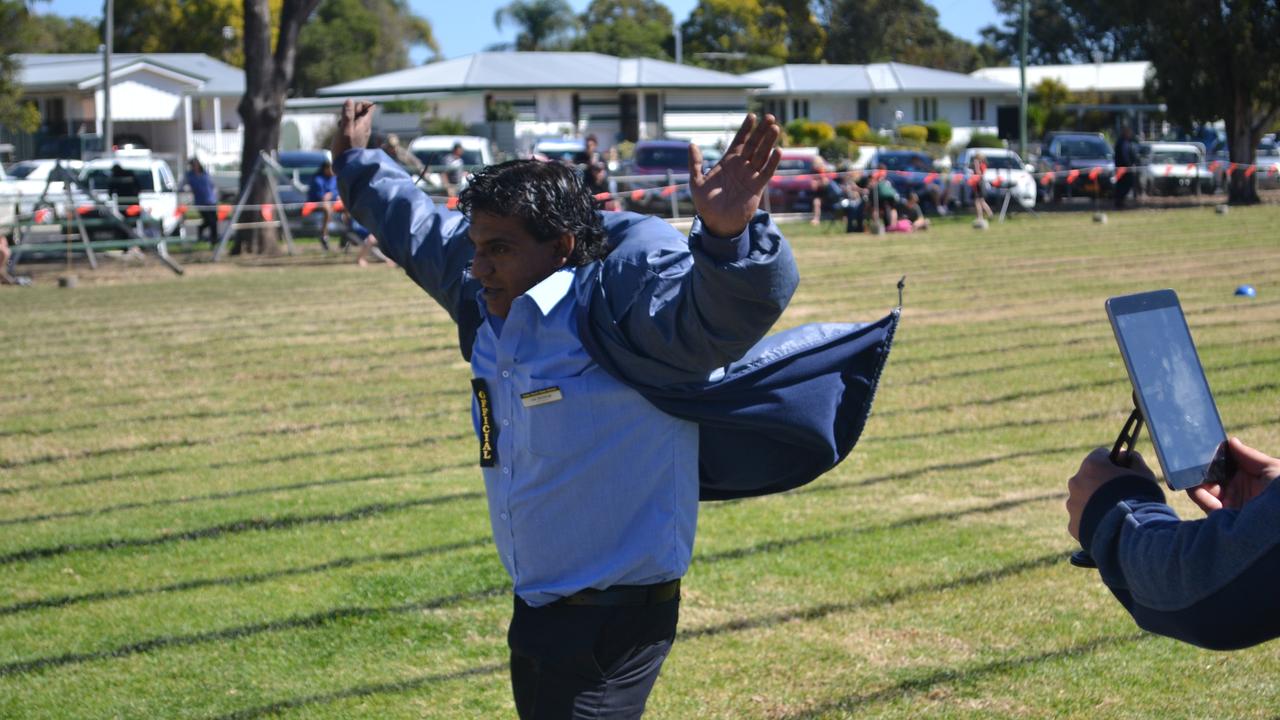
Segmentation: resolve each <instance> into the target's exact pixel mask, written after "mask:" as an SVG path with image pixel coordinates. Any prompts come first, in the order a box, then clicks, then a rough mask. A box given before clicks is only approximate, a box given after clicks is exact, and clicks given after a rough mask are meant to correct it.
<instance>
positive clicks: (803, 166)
mask: <svg viewBox="0 0 1280 720" xmlns="http://www.w3.org/2000/svg"><path fill="white" fill-rule="evenodd" d="M812 169H813V158H782V160H781V161H780V162H779V163H778V172H780V173H783V174H788V173H789V174H795V173H802V172H809V171H810V170H812Z"/></svg>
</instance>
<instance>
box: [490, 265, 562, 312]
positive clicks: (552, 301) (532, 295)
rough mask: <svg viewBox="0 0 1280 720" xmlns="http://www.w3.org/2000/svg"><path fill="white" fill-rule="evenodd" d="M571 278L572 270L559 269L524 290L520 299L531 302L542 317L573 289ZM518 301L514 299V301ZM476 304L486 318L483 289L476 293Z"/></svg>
mask: <svg viewBox="0 0 1280 720" xmlns="http://www.w3.org/2000/svg"><path fill="white" fill-rule="evenodd" d="M573 278H574V268H571V267H564V268H560V269H559V270H557V271H555V272H553V273H551V274H550V275H548V276H547V277H546V278H545V279H543V281H542V282H540V283H538V284H537V285H534V286H533V287H531V288H529V289H528V290H526V291H525V293H524V295H521V296H520V297H527V298H529V299H531V300H533V304H534V305H537V306H538V310H539V311H540V312H541V313H542V314H543V316H546V315H548V314H550V313H551V311H552V310H553V309H555V306H556V305H559V304H560V301H561V300H563V299H564V298H565V296H566V295H568V294H569V289H570V288H572V287H573ZM519 299H520V298H516V300H519ZM476 303H478V304H479V305H480V312H481V313H483V314H484V317H488V316H489V310H488V306H487V305H485V302H484V290H483V289H481V290H478V291H476Z"/></svg>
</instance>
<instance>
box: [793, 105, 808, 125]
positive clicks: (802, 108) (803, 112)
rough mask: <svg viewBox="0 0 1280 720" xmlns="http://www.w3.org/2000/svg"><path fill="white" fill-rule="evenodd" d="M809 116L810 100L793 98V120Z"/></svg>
mask: <svg viewBox="0 0 1280 720" xmlns="http://www.w3.org/2000/svg"><path fill="white" fill-rule="evenodd" d="M807 117H809V101H808V100H792V101H791V118H792V119H793V120H795V119H799V118H807Z"/></svg>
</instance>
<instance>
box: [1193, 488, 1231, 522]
mask: <svg viewBox="0 0 1280 720" xmlns="http://www.w3.org/2000/svg"><path fill="white" fill-rule="evenodd" d="M1187 497H1189V498H1191V502H1193V503H1195V504H1196V506H1197V507H1199V508H1200V509H1201V510H1203V511H1204V512H1205V514H1206V515H1207V514H1209V513H1211V512H1213V511H1214V510H1221V509H1222V501H1221V500H1219V499H1218V498H1216V497H1214V495H1213V493H1211V492H1210V491H1209V490H1208V488H1206V487H1205V486H1204V485H1197V486H1196V487H1193V488H1188V489H1187Z"/></svg>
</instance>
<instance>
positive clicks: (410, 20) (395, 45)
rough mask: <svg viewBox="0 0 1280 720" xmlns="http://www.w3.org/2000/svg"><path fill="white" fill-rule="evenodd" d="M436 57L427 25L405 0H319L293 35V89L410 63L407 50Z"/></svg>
mask: <svg viewBox="0 0 1280 720" xmlns="http://www.w3.org/2000/svg"><path fill="white" fill-rule="evenodd" d="M413 45H425V46H426V47H427V48H429V49H430V50H431V51H432V52H433V53H434V54H436V55H439V53H440V46H439V44H438V43H437V42H436V38H435V34H434V33H433V32H432V28H431V23H430V22H428V21H427V20H426V19H424V18H421V17H418V16H417V15H414V14H413V11H412V10H411V9H410V8H409V6H408V4H407V3H405V2H404V0H322V2H321V3H320V6H319V7H318V8H317V9H316V13H315V17H314V18H312V19H311V21H309V22H308V23H307V24H306V25H305V26H304V27H303V28H302V33H301V34H300V35H299V36H298V59H297V62H296V67H297V71H296V73H295V75H294V84H293V88H292V89H293V90H294V91H295V93H296V94H298V95H313V94H315V91H316V88H320V87H324V86H326V85H336V84H338V83H342V82H347V81H349V80H356V79H358V78H361V77H366V76H368V75H371V74H379V73H386V72H391V71H393V70H401V69H403V68H406V67H409V48H410V47H411V46H413Z"/></svg>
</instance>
